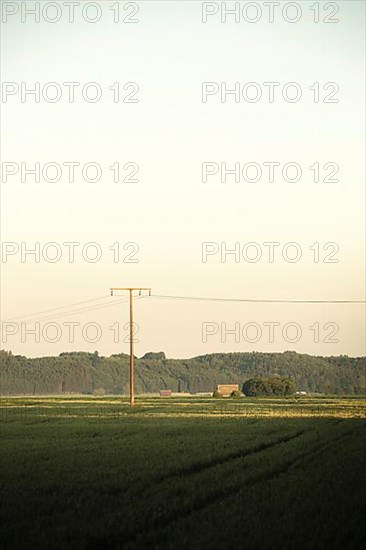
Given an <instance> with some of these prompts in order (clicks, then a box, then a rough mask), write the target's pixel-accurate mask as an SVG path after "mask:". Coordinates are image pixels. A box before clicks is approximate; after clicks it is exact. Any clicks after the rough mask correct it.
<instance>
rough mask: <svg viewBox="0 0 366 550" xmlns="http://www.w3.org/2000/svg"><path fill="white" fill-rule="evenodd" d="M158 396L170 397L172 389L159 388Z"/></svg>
mask: <svg viewBox="0 0 366 550" xmlns="http://www.w3.org/2000/svg"><path fill="white" fill-rule="evenodd" d="M159 393H160V397H171V396H172V390H160V392H159Z"/></svg>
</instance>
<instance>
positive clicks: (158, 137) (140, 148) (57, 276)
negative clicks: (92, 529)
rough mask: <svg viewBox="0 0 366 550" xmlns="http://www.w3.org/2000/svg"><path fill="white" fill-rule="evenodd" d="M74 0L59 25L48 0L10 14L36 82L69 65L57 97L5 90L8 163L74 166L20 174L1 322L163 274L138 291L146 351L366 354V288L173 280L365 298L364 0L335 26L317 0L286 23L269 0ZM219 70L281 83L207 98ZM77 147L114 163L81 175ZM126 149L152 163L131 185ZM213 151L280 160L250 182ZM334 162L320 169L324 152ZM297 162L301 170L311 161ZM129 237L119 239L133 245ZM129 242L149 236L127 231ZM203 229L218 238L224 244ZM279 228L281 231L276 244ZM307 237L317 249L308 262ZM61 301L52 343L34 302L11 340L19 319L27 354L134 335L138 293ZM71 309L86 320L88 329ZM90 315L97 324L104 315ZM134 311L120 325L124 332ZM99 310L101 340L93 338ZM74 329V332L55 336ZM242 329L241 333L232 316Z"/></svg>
mask: <svg viewBox="0 0 366 550" xmlns="http://www.w3.org/2000/svg"><path fill="white" fill-rule="evenodd" d="M18 4H22V2H19V3H18ZM23 4H24V2H23ZM26 4H27V5H31V4H34V3H33V2H26ZM41 4H42V5H43V3H42V2H41ZM59 4H60V6H61V8H62V17H61V19H60V21H58V22H56V23H53V24H51V23H49V22H47V21H45V20H44V19H42V17H41V21H40V22H39V23H36V22H35V21H34V19H32V17H29V16H28V17H27V20H26V22H24V23H22V21H21V16H20V12H19V13H16V14H14V15H9V17H8V19H7V21H6V22H5V23H4V22H3V23H2V42H1V58H2V59H1V61H2V80H3V82H8V83H9V82H10V83H11V82H13V83H17V84H19V86H20V85H21V82H25V83H26V85H27V87H28V88H32V87H34V86H35V83H36V82H39V83H40V88H41V90H42V88H43V87H44V85H45V84H46V83H50V82H56V83H59V86H60V87H61V89H62V97H61V99H60V101H57V102H55V103H52V102H48V101H45V100H44V99H43V98H42V95H41V98H40V101H39V102H38V103H37V102H35V101H34V100H33V99H32V97H31V96H30V95H29V96H28V97H27V98H26V101H24V102H22V101H21V95H20V92H19V93H14V94H13V95H10V94H9V95H8V97H7V101H6V102H4V96H3V103H2V163H3V170H4V163H15V164H16V165H18V166H19V167H20V166H21V163H25V164H26V166H27V167H28V168H31V167H33V166H34V164H35V162H39V163H40V166H41V167H43V166H44V165H45V164H47V163H50V162H56V163H58V164H59V165H60V166H63V170H62V177H61V179H60V181H57V182H50V181H44V180H43V179H42V177H41V181H40V182H39V183H36V182H35V181H34V177H33V176H32V175H30V174H28V175H27V176H26V181H24V182H22V181H21V170H20V169H19V172H17V173H16V174H15V175H9V176H8V180H7V181H4V178H3V182H2V192H1V195H2V197H1V198H2V201H1V202H2V232H1V233H2V236H1V237H2V243H3V249H2V260H1V271H2V288H1V298H2V300H1V317H2V320H3V321H5V322H7V320H10V319H12V318H13V317H18V316H23V315H25V314H31V313H33V312H40V311H43V310H47V309H50V308H57V307H58V306H63V305H65V304H73V303H76V302H79V301H84V300H89V299H91V298H94V297H96V296H97V297H104V296H105V300H103V299H101V300H100V302H98V301H96V302H95V304H96V305H98V303H100V304H102V303H103V304H104V302H107V300H111V301H112V300H116V301H118V298H116V297H113V298H112V297H109V288H110V287H112V286H123V287H128V286H140V285H141V286H143V287H151V288H152V294H153V296H152V297H151V298H148V297H146V298H144V299H142V300H136V304H135V320H136V323H137V325H138V327H137V328H138V333H137V338H138V340H139V341H138V343H136V354H137V355H138V356H140V355H143V354H144V353H145V352H147V351H159V350H162V351H164V352H165V353H166V355H167V356H168V357H177V358H178V357H181V358H184V357H191V356H194V355H201V354H205V353H213V352H220V351H222V352H228V351H284V350H289V349H291V350H295V351H298V352H301V353H309V354H314V355H338V354H348V355H354V356H355V355H363V354H365V333H366V331H365V304H268V303H267V304H265V303H263V304H262V303H261V304H258V303H230V302H216V301H213V302H201V301H184V300H168V299H158V298H157V297H154V295H176V296H197V297H215V298H248V299H262V298H263V299H268V300H271V299H272V300H276V299H288V300H302V299H309V300H364V299H365V187H364V186H365V183H364V177H365V173H364V145H365V143H364V118H365V111H364V72H363V71H362V67H364V51H363V43H364V37H365V26H364V20H365V18H364V15H365V13H364V12H365V5H364V3H363V2H359V1H347V2H346V1H340V2H336V3H331V4H336V5H338V6H339V12H338V14H337V15H334V17H337V18H339V22H338V23H333V24H331V23H330V24H329V23H328V24H327V23H324V21H323V20H321V21H320V22H319V23H315V22H314V12H313V11H311V10H310V9H309V6H310V4H314V2H312V3H310V2H301V3H298V4H301V7H302V13H301V18H300V20H299V21H298V22H297V23H289V22H287V21H286V20H284V18H283V17H282V15H281V13H282V12H281V10H282V8H283V6H284V5H285V4H286V2H281V3H280V6H279V11H278V14H277V12H276V14H277V15H276V17H275V20H274V22H273V23H270V22H269V21H268V18H267V16H265V14H266V13H267V12H266V11H265V7H264V5H263V2H257V4H258V5H260V6H261V8H262V10H263V11H262V18H261V19H260V20H259V21H258V22H257V23H249V22H247V21H245V20H243V19H241V21H240V22H239V23H235V21H234V19H233V17H231V18H230V17H229V16H228V19H227V22H226V23H222V22H221V19H220V13H218V14H214V15H212V16H208V19H207V22H206V23H203V22H202V9H203V7H202V2H195V1H189V2H186V1H182V0H181V1H173V2H165V1H155V0H152V1H149V2H147V1H142V2H136V3H132V4H137V5H138V7H139V11H138V12H137V13H136V14H135V15H134V16H131V17H135V18H137V19H138V20H139V21H138V23H135V24H128V23H123V22H122V21H120V22H119V23H114V22H113V15H114V13H113V12H112V10H111V9H110V7H111V6H112V5H113V4H114V2H104V3H103V6H102V17H101V19H100V21H98V22H96V23H88V22H87V21H84V20H83V18H82V17H81V16H80V13H79V11H76V12H75V21H74V23H69V22H68V20H67V14H66V11H65V9H66V8H65V6H64V3H63V2H60V3H59ZM80 4H81V6H83V5H84V4H85V2H81V3H80ZM211 4H212V5H213V6H214V7H215V5H216V4H217V5H220V4H221V3H220V2H219V3H216V4H215V3H211ZM229 4H230V5H232V4H234V3H233V2H228V3H227V5H229ZM244 4H247V2H241V5H244ZM319 4H320V17H321V18H324V16H325V15H327V14H328V15H329V13H330V12H329V13H328V12H324V11H323V9H324V2H320V3H319ZM125 5H126V2H122V3H121V6H122V7H121V10H122V11H121V14H122V16H123V17H125V16H126V14H129V13H130V11H131V10H130V8H128V9H125V10H123V6H125ZM52 13H53V12H51V11H50V12H49V16H50V17H51V16H53V15H52ZM121 14H120V15H121ZM89 15H90V17H92V16H93V12H92V11H90V12H89ZM292 15H293V13H292V12H289V16H292ZM65 82H78V83H80V85H79V86H78V87H76V88H75V94H76V96H75V97H76V99H75V101H74V103H70V102H69V101H67V97H66V96H67V94H66V91H67V89H66V87H65V85H64V84H63V83H65ZM88 82H96V83H98V85H99V86H100V88H101V89H102V91H103V94H102V97H101V99H100V101H98V102H96V103H93V102H88V101H85V100H83V98H82V96H81V90H82V88H83V86H84V85H85V84H86V83H88ZM116 82H119V83H120V92H121V95H122V96H123V97H125V96H126V94H128V93H129V92H131V90H132V87H131V86H130V87H129V88H127V89H126V90H123V86H124V84H125V83H129V82H135V83H137V84H138V86H139V91H138V92H137V93H136V96H135V97H136V98H138V99H139V101H138V102H137V103H123V102H117V103H115V102H114V101H113V98H114V91H113V90H111V89H110V87H111V86H113V85H114V83H116ZM203 82H214V83H218V84H219V85H220V84H221V83H223V82H225V83H227V88H228V89H229V88H232V87H233V85H234V84H235V82H239V83H240V89H242V87H243V85H245V84H246V83H249V82H255V83H257V85H258V86H259V87H260V89H261V91H262V94H263V96H262V98H261V99H260V100H258V101H257V102H250V101H245V100H244V99H243V97H242V96H241V98H240V101H239V102H235V100H234V96H233V95H231V96H227V101H226V102H222V101H220V93H219V92H218V93H215V94H214V95H210V96H208V97H207V101H206V102H203V101H202V83H203ZM266 82H267V83H268V82H278V83H279V85H278V87H276V90H275V100H274V102H273V103H271V102H270V101H268V100H267V94H268V88H267V87H266V85H265V84H264V83H266ZM293 82H295V83H297V85H298V87H300V89H301V91H302V96H301V99H299V101H297V102H290V101H285V100H284V99H283V97H282V90H283V86H284V85H285V84H286V83H293ZM314 83H319V85H320V91H319V93H320V101H319V102H318V103H317V102H315V101H314V93H315V92H314V89H313V88H310V87H313V85H314ZM327 83H336V84H337V85H338V86H339V91H337V92H336V93H335V95H334V97H336V98H337V99H338V100H339V101H338V102H337V103H324V102H323V99H324V98H325V97H326V96H327V95H328V94H329V93H330V92H332V90H333V88H332V87H329V88H328V89H326V90H324V89H323V86H324V85H326V84H327ZM114 89H115V88H114ZM253 89H254V88H252V89H251V93H253ZM293 91H294V88H292V89H290V90H289V94H291V93H293ZM50 95H51V91H50ZM65 162H78V163H80V165H81V166H83V165H85V164H86V163H90V162H91V163H97V164H98V165H99V166H100V167H101V168H102V172H103V175H102V177H101V179H100V181H97V182H94V183H93V182H88V181H85V180H83V178H82V176H81V169H79V168H78V169H77V170H76V177H75V181H74V182H69V181H66V180H67V170H66V167H65V166H64V164H63V163H65ZM116 162H118V163H120V170H121V174H122V177H125V175H126V174H127V173H130V167H128V168H127V169H126V170H123V167H124V166H125V165H126V163H134V164H133V166H135V165H136V164H137V165H138V167H139V171H138V172H137V173H136V175H135V176H133V177H134V178H138V180H139V181H138V182H129V181H120V182H118V183H115V182H114V181H113V172H112V170H111V169H110V168H109V167H110V166H112V165H114V163H116ZM205 162H206V163H211V167H212V166H216V165H217V166H218V167H220V165H221V163H223V162H226V163H227V166H228V167H229V168H233V166H234V164H235V163H237V162H239V163H240V165H241V168H242V167H243V166H244V165H246V164H247V163H256V164H257V165H259V166H260V167H261V169H262V177H261V179H259V180H258V181H256V182H255V181H244V178H243V177H241V178H240V181H239V182H235V181H234V177H233V176H232V175H228V176H227V181H226V182H222V181H220V173H218V174H214V175H212V176H208V177H207V181H206V182H203V181H202V163H205ZM271 162H276V163H279V168H278V172H276V177H275V181H273V182H270V181H268V178H267V168H266V165H265V164H264V163H271ZM287 163H297V165H299V166H300V167H301V170H302V177H301V178H300V179H299V181H297V182H294V181H285V180H284V178H283V177H282V175H281V171H282V168H283V166H284V165H286V164H287ZM315 163H319V170H320V181H318V182H317V181H314V168H313V169H311V168H310V167H311V166H314V164H315ZM327 163H333V164H332V166H334V165H337V166H338V167H339V170H338V171H337V173H336V175H335V176H334V178H336V179H338V180H339V181H338V182H334V181H327V180H326V181H324V179H325V178H326V176H329V175H330V174H331V172H332V170H331V169H332V166H328V167H327V168H326V169H324V165H327ZM131 166H132V165H131ZM133 166H132V168H133ZM132 168H131V170H132ZM50 173H51V172H50ZM91 173H92V170H91V172H90V174H91ZM250 174H253V172H250ZM289 174H290V177H289V179H291V177H292V174H293V172H291V170H290V172H289ZM3 175H4V172H3ZM251 177H252V176H251ZM70 242H73V243H80V245H77V246H76V247H75V261H73V262H71V261H70V256H69V248H68V247H67V245H65V244H64V243H70ZM91 242H94V243H97V248H95V250H99V251H100V252H101V258H100V259H99V261H97V262H95V263H94V262H92V261H90V259H86V258H85V257H83V255H82V253H81V250H82V249H83V247H85V245H86V244H87V243H91ZM4 243H5V247H7V248H4ZM9 243H10V244H9ZM11 243H13V244H11ZM21 243H26V244H25V245H22V244H21ZM35 243H39V246H40V258H39V259H40V261H39V262H37V261H35V257H34V256H32V255H31V254H28V255H25V258H23V259H25V261H22V255H21V251H22V248H23V252H24V247H27V248H28V249H32V248H33V249H34V248H35ZM47 243H57V250H58V251H59V250H61V252H62V255H61V257H60V259H59V261H56V262H53V261H50V260H49V259H45V258H44V256H42V251H43V252H44V254H47V250H48V251H49V254H50V256H52V254H53V252H54V251H55V250H56V248H55V247H54V248H53V249H52V247H49V248H48V249H47ZM114 243H120V245H119V252H120V254H119V256H120V257H119V260H120V261H119V262H116V261H115V259H116V258H115V254H116V250H117V247H116V246H115V245H114ZM126 243H136V245H137V246H136V245H127V246H126V248H125V249H124V248H123V247H124V246H125V245H126ZM202 243H212V244H211V245H210V246H211V248H207V251H208V252H210V251H211V254H209V255H207V257H206V258H205V259H206V261H203V258H202V249H203V244H202ZM235 243H239V244H238V245H235ZM248 243H255V244H254V245H251V246H248ZM265 243H278V244H276V245H274V246H275V248H274V258H273V261H270V258H269V246H268V244H265ZM288 243H296V245H289V244H288ZM314 243H318V244H314ZM329 243H331V244H329ZM235 246H237V249H238V250H239V252H240V255H239V256H238V257H234V255H233V254H231V255H227V257H226V261H222V260H223V258H222V256H221V253H222V252H223V251H224V250H225V247H226V249H227V250H232V249H233V247H235ZM12 247H13V248H12ZM93 250H94V249H92V247H91V248H90V255H91V256H92V255H93ZM4 252H5V255H4ZM259 253H260V257H259V256H258V261H253V257H254V256H255V254H259ZM294 253H301V257H300V258H299V259H298V261H296V262H294V261H292V260H293V254H294ZM253 255H254V256H253ZM46 258H47V256H46ZM123 259H124V260H125V261H121V260H123ZM129 259H130V262H129V261H128V260H129ZM131 259H132V260H138V261H137V262H131ZM224 259H225V258H224ZM5 260H6V261H5ZM236 260H238V261H236ZM334 260H337V261H334ZM57 315H60V311H58V312H57V314H56V313H55V318H54V319H52V318H51V317H52V314H51V315H50V316H49V318H47V319H46V321H41V325H40V331H41V332H40V341H39V342H36V341H35V337H34V336H32V335H31V334H25V332H24V331H26V330H28V329H32V328H34V327H32V323H30V324H29V325H28V326H23V327H22V326H21V325H20V322H21V321H26V319H19V320H18V319H16V320H15V321H13V322H14V323H17V324H16V325H14V327H15V328H14V331H15V333H14V334H13V335H11V334H8V336H7V339H6V341H4V332H3V335H2V343H1V347H2V348H3V349H7V350H9V349H10V350H11V351H12V352H13V353H21V354H24V355H28V356H41V355H57V354H59V353H60V352H62V351H72V350H89V351H94V350H95V349H98V350H99V352H100V353H101V354H103V355H110V354H112V353H118V352H125V353H128V339H126V337H127V335H128V332H127V329H126V323H127V322H128V303H127V302H123V303H116V304H114V305H113V306H112V307H106V308H104V307H103V308H100V309H95V310H89V311H85V312H84V313H83V312H81V313H80V314H76V315H72V316H65V317H63V318H61V317H57ZM41 318H42V315H39V316H35V317H34V319H41ZM45 322H55V323H56V322H57V323H58V324H59V328H58V329H57V328H56V327H51V326H50V327H49V329H48V330H49V332H48V333H47V334H46V337H45V335H44V334H43V335H42V330H43V326H44V323H45ZM69 322H74V323H79V325H75V326H74V339H73V340H74V341H71V338H70V325H66V324H65V323H69ZM88 323H94V324H95V326H92V325H90V327H89V328H87V329H85V325H87V324H88ZM115 323H120V325H119V327H118V330H119V338H118V340H119V341H115V340H116V339H117V338H116V331H117V328H116V327H117V325H116V324H115ZM97 325H98V326H99V327H100V331H101V332H100V338H99V339H95V341H92V340H93V337H94V335H97V334H98V329H97V328H95V327H96V326H97ZM111 327H112V328H111ZM271 327H272V328H271ZM299 327H300V328H299ZM3 328H4V323H3ZM10 329H11V327H10V328H9V326H8V328H7V329H6V330H10ZM216 329H217V330H216ZM57 330H60V331H61V333H60V334H61V337H60V338H59V339H58V340H57V341H54V342H52V341H51V340H52V338H53V337H54V335H55V334H56V332H57ZM230 330H231V331H232V330H234V333H231V334H230V333H226V334H225V331H230ZM22 331H23V332H24V334H22ZM55 331H56V332H55ZM271 331H273V332H271ZM85 335H86V337H85ZM297 336H298V338H297ZM205 340H206V341H205Z"/></svg>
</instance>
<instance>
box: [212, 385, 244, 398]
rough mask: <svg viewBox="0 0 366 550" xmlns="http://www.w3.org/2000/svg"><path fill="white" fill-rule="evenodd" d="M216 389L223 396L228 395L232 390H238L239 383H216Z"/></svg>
mask: <svg viewBox="0 0 366 550" xmlns="http://www.w3.org/2000/svg"><path fill="white" fill-rule="evenodd" d="M216 391H217V392H219V393H221V395H222V396H223V397H230V395H231V394H232V392H233V391H239V384H217V386H216Z"/></svg>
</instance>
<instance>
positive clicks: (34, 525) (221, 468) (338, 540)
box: [0, 397, 366, 550]
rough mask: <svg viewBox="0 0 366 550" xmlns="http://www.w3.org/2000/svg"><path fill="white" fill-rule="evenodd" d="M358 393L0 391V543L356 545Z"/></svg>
mask: <svg viewBox="0 0 366 550" xmlns="http://www.w3.org/2000/svg"><path fill="white" fill-rule="evenodd" d="M364 419H365V402H364V401H362V399H360V398H356V397H352V398H339V397H337V398H304V399H282V400H281V399H259V398H256V399H248V398H243V399H240V400H237V401H235V400H227V399H221V400H220V399H217V400H216V399H212V398H206V399H198V398H185V399H175V398H166V399H160V398H149V399H147V398H146V399H145V398H140V399H138V400H137V404H136V407H135V408H134V409H132V410H131V409H130V408H129V407H128V404H127V402H126V400H124V399H121V398H117V397H113V398H112V397H110V398H108V397H104V398H93V397H70V398H61V397H54V398H51V397H44V398H42V397H33V398H15V397H13V398H11V397H9V398H2V399H1V413H0V427H1V525H2V527H1V533H0V540H1V544H2V547H3V548H6V549H8V548H9V549H10V548H11V549H13V548H14V549H15V548H17V549H37V550H38V549H43V548H51V549H57V548H65V549H66V548H67V549H78V550H79V549H103V548H107V549H108V548H110V549H112V548H113V549H114V548H123V549H140V548H143V549H145V548H146V549H147V548H149V549H154V548H159V549H181V548H183V549H200V550H201V549H205V550H206V549H231V548H248V549H258V550H259V549H260V550H262V549H267V548H274V549H277V548H278V549H283V548H289V549H295V548H296V549H299V548H300V549H302V548H305V549H319V550H320V549H327V550H333V549H338V548H340V549H345V548H347V549H348V548H352V549H353V548H354V549H360V548H361V547H362V546H363V544H364V543H365V540H366V530H365V522H364V518H365V517H366V502H365V500H366V499H365V493H366V491H365V489H366V467H365V466H366V463H365V449H366V438H365V434H366V431H365V420H364Z"/></svg>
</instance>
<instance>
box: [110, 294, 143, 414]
mask: <svg viewBox="0 0 366 550" xmlns="http://www.w3.org/2000/svg"><path fill="white" fill-rule="evenodd" d="M116 290H128V292H129V295H130V406H131V407H133V406H134V404H135V373H134V349H133V348H134V346H133V344H134V342H133V291H134V290H138V291H139V293H140V294H141V292H142V291H143V290H148V291H149V296H151V288H143V287H134V288H128V287H127V288H119V287H114V288H111V296H113V292H114V291H116Z"/></svg>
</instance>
